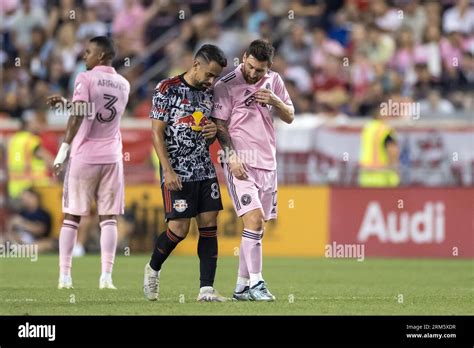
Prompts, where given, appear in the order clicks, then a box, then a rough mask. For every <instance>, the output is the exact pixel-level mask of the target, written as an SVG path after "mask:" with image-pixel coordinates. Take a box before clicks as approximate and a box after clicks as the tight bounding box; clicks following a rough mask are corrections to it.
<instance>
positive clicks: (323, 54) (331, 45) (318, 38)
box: [311, 28, 344, 69]
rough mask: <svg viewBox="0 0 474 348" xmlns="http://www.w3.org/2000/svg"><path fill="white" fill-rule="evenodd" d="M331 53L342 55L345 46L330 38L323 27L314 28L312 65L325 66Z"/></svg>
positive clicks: (316, 67) (336, 55) (315, 66)
mask: <svg viewBox="0 0 474 348" xmlns="http://www.w3.org/2000/svg"><path fill="white" fill-rule="evenodd" d="M329 55H332V56H335V57H342V56H343V55H344V47H342V45H341V44H340V43H339V42H337V41H335V40H332V39H330V38H328V37H327V35H326V31H325V30H324V29H323V28H316V29H314V31H313V45H312V49H311V66H312V67H313V68H315V69H318V68H321V67H323V66H324V65H325V63H326V61H327V59H328V56H329Z"/></svg>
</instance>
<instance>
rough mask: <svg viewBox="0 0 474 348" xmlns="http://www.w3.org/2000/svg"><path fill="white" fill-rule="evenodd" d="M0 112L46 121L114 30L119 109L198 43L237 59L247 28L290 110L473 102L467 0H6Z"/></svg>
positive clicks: (471, 13)
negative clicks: (50, 99)
mask: <svg viewBox="0 0 474 348" xmlns="http://www.w3.org/2000/svg"><path fill="white" fill-rule="evenodd" d="M1 6H2V7H1V9H0V13H1V18H2V20H1V24H0V32H1V41H2V44H1V50H0V62H1V64H2V75H3V76H2V79H1V80H0V84H1V86H0V87H1V88H0V91H1V92H0V119H2V118H3V119H5V118H6V119H8V118H20V117H22V115H24V114H25V112H26V113H27V112H28V111H29V110H34V111H35V112H36V113H38V114H40V115H42V116H43V118H44V119H45V120H47V121H48V122H49V123H50V124H54V123H64V122H65V121H66V120H65V118H64V117H55V115H54V114H53V113H52V112H48V110H47V109H46V104H45V96H46V95H48V94H51V93H59V94H62V95H64V96H67V97H68V96H70V95H71V88H72V85H73V83H74V78H75V76H76V75H77V74H78V73H79V72H81V71H83V70H85V67H84V65H83V63H82V61H81V56H82V51H83V47H84V43H85V42H86V41H87V40H88V39H89V38H91V37H93V36H97V35H111V36H112V37H113V38H114V40H115V42H116V45H117V48H118V53H119V56H118V57H117V59H116V60H115V63H114V65H115V67H116V69H117V70H118V71H119V72H121V73H122V74H124V75H125V76H126V78H127V79H129V81H130V83H131V85H132V87H133V88H132V95H131V98H130V102H129V104H128V113H127V117H131V118H147V117H148V111H149V109H150V103H151V91H152V90H153V88H154V87H155V86H156V83H157V82H158V81H159V80H161V79H163V78H166V77H169V76H171V75H174V74H177V73H180V72H182V71H184V70H185V68H186V67H187V66H188V65H189V64H190V62H191V61H192V55H193V52H194V51H195V50H196V49H197V48H198V47H199V46H200V45H202V44H204V43H214V44H217V45H219V46H220V47H221V48H222V49H223V50H224V52H225V53H226V55H227V57H228V60H229V62H230V64H229V66H228V69H229V70H230V69H233V68H234V66H235V65H236V64H238V62H239V61H240V60H241V57H242V54H243V51H244V49H245V47H246V46H247V45H248V44H249V42H250V41H252V40H253V39H255V38H258V37H263V38H268V39H269V40H271V41H272V42H273V44H274V46H275V47H276V52H277V55H276V58H275V61H274V65H273V69H274V70H276V71H278V72H280V73H281V74H282V76H284V79H285V80H286V84H287V88H288V89H289V92H290V94H291V97H292V100H293V102H294V104H295V107H296V113H297V114H303V113H312V114H313V115H317V116H320V117H329V118H341V117H342V118H344V117H359V116H363V115H367V114H368V110H370V109H371V108H372V107H373V106H374V104H376V103H380V100H382V99H387V98H390V99H392V100H394V101H407V102H411V101H417V102H419V103H420V107H421V114H422V115H423V117H425V118H429V117H439V116H441V117H447V118H455V117H462V116H463V115H465V114H466V113H469V111H471V112H472V110H473V109H474V102H473V93H472V91H473V86H474V58H473V53H474V6H473V5H472V4H470V2H469V0H438V1H433V0H392V1H388V0H371V1H368V0H331V1H329V0H326V1H324V0H307V1H306V0H294V1H283V0H274V1H271V0H254V1H244V0H240V1H228V0H214V1H205V0H177V1H163V0H156V1H154V0H114V1H111V0H110V1H105V0H2V1H1Z"/></svg>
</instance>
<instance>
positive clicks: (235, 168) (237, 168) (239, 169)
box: [229, 155, 248, 180]
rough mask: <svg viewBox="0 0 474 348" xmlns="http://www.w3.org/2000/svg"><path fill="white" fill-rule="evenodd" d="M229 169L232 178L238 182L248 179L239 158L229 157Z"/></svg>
mask: <svg viewBox="0 0 474 348" xmlns="http://www.w3.org/2000/svg"><path fill="white" fill-rule="evenodd" d="M229 168H230V171H231V173H232V175H233V176H235V177H236V178H237V179H239V180H246V179H247V178H248V176H247V171H246V170H245V165H244V164H243V163H242V161H241V160H240V158H238V157H237V156H235V155H234V156H231V157H230V158H229Z"/></svg>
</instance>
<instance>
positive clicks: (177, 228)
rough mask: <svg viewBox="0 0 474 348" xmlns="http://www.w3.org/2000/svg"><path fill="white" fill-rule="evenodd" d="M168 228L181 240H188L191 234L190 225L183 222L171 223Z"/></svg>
mask: <svg viewBox="0 0 474 348" xmlns="http://www.w3.org/2000/svg"><path fill="white" fill-rule="evenodd" d="M168 227H169V229H170V230H171V231H173V233H174V234H175V235H177V236H178V237H180V238H186V236H187V235H188V232H189V224H186V223H181V222H174V223H172V222H170V223H169V224H168Z"/></svg>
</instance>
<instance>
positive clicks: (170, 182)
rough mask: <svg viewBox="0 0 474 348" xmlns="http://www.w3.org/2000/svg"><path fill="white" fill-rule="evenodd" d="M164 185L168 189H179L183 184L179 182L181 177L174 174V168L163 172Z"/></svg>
mask: <svg viewBox="0 0 474 348" xmlns="http://www.w3.org/2000/svg"><path fill="white" fill-rule="evenodd" d="M165 187H166V188H167V189H168V190H169V191H181V189H182V188H183V184H182V183H181V178H180V177H179V176H178V174H176V172H175V171H174V170H170V171H169V172H165Z"/></svg>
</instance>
